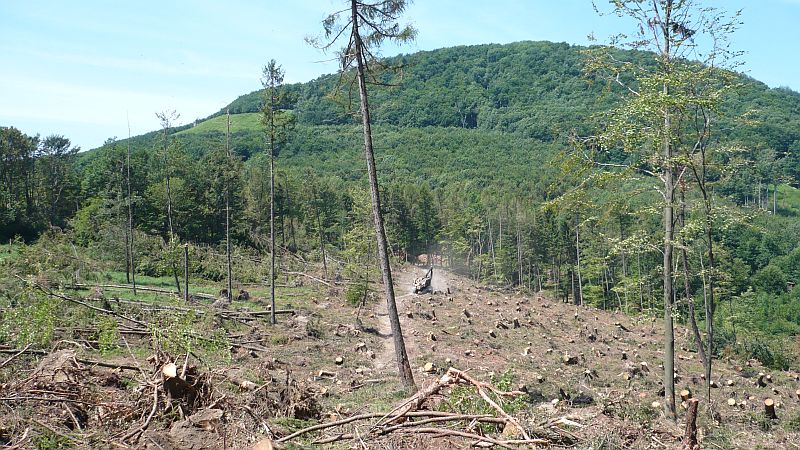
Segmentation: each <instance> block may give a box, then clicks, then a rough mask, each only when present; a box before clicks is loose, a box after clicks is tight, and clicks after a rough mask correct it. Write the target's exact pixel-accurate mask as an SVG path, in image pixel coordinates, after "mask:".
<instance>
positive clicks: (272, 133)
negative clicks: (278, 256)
mask: <svg viewBox="0 0 800 450" xmlns="http://www.w3.org/2000/svg"><path fill="white" fill-rule="evenodd" d="M275 107H276V105H275V92H274V90H273V92H271V93H270V108H272V113H271V114H270V116H269V120H270V137H269V143H270V149H269V251H270V255H269V298H270V305H271V307H272V311H271V312H270V316H269V320H270V323H272V324H273V325H275V324H276V323H277V318H276V317H275V253H276V249H275Z"/></svg>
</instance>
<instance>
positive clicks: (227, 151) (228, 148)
mask: <svg viewBox="0 0 800 450" xmlns="http://www.w3.org/2000/svg"><path fill="white" fill-rule="evenodd" d="M225 113H226V115H227V116H226V117H227V125H228V131H227V133H226V135H225V157H226V158H227V163H228V164H230V162H231V112H230V110H226V111H225ZM227 172H228V171H226V173H225V257H226V259H227V263H228V301H232V300H233V267H232V265H231V186H230V174H229V173H227ZM273 310H274V307H273Z"/></svg>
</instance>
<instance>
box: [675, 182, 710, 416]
mask: <svg viewBox="0 0 800 450" xmlns="http://www.w3.org/2000/svg"><path fill="white" fill-rule="evenodd" d="M678 223H679V224H680V226H681V229H683V227H684V226H685V225H686V198H685V185H684V184H681V190H680V210H679V212H678ZM686 245H687V244H686V242H685V240H684V239H683V237H681V261H682V264H683V291H684V296H685V298H686V306H687V307H688V308H689V325H691V327H692V334H693V335H694V342H695V345H697V353H698V354H699V355H700V361H701V362H702V364H703V367H705V365H706V352H705V349H703V339H702V338H701V337H700V330H699V329H698V327H697V318H696V317H695V310H694V297H693V296H692V290H691V287H690V285H689V251H688V250H687V248H686ZM710 401H711V398H710V397H709V402H710Z"/></svg>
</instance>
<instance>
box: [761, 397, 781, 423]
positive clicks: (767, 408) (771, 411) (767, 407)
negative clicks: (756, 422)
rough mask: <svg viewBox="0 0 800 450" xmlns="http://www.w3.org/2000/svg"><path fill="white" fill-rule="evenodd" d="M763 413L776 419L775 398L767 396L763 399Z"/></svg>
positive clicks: (768, 417)
mask: <svg viewBox="0 0 800 450" xmlns="http://www.w3.org/2000/svg"><path fill="white" fill-rule="evenodd" d="M764 415H765V416H767V419H777V418H778V415H777V414H775V400H773V399H771V398H768V399H766V400H764Z"/></svg>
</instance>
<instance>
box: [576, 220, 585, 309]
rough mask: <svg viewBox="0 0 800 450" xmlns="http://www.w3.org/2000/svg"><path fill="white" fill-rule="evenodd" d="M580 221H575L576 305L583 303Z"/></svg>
mask: <svg viewBox="0 0 800 450" xmlns="http://www.w3.org/2000/svg"><path fill="white" fill-rule="evenodd" d="M580 227H581V226H580V223H579V221H578V220H576V221H575V265H576V269H575V270H576V271H577V272H578V274H577V275H578V297H577V298H576V299H575V304H576V305H582V304H583V279H582V278H581V239H580V232H579V230H580Z"/></svg>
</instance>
